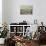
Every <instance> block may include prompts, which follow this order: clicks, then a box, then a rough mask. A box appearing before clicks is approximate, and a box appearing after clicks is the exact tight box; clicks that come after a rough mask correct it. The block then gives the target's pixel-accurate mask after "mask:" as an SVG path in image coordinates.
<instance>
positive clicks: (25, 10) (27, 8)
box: [20, 5, 33, 15]
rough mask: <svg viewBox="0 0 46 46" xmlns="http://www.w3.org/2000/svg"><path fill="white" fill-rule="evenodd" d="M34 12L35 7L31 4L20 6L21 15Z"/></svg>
mask: <svg viewBox="0 0 46 46" xmlns="http://www.w3.org/2000/svg"><path fill="white" fill-rule="evenodd" d="M32 13H33V7H32V6H31V5H22V6H20V14H21V15H31V14H32Z"/></svg>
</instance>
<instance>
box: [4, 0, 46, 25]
mask: <svg viewBox="0 0 46 46" xmlns="http://www.w3.org/2000/svg"><path fill="white" fill-rule="evenodd" d="M4 2H5V3H4V16H5V17H6V18H5V17H4V16H3V18H4V19H3V20H5V21H6V22H7V23H12V22H21V21H23V20H26V21H27V22H28V23H29V24H31V23H33V22H34V19H37V21H38V24H40V22H41V21H43V22H44V24H45V25H46V0H4ZM21 5H32V6H33V14H32V15H25V16H23V15H20V6H21Z"/></svg>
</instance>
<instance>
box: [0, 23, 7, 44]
mask: <svg viewBox="0 0 46 46" xmlns="http://www.w3.org/2000/svg"><path fill="white" fill-rule="evenodd" d="M7 33H8V29H7V24H6V23H5V24H3V31H0V44H4V40H5V38H6V37H7Z"/></svg>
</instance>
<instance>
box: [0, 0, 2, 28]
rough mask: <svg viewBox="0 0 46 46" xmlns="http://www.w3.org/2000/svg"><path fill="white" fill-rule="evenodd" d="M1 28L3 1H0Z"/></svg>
mask: <svg viewBox="0 0 46 46" xmlns="http://www.w3.org/2000/svg"><path fill="white" fill-rule="evenodd" d="M0 27H2V0H0Z"/></svg>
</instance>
